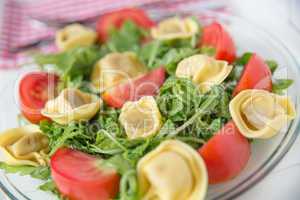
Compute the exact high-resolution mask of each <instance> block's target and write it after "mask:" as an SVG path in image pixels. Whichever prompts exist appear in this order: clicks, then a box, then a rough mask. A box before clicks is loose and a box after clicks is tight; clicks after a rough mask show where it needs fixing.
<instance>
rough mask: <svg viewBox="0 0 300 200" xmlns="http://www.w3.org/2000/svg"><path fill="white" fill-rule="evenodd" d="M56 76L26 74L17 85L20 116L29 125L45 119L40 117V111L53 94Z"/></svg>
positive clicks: (39, 73) (36, 73)
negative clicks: (23, 117)
mask: <svg viewBox="0 0 300 200" xmlns="http://www.w3.org/2000/svg"><path fill="white" fill-rule="evenodd" d="M58 79H59V78H58V76H57V75H55V74H49V73H46V72H32V73H29V74H26V75H25V76H24V77H23V78H22V79H21V81H20V84H19V100H20V107H21V112H22V114H23V115H24V116H25V117H26V119H28V120H29V121H30V122H31V123H39V122H40V121H41V120H43V119H47V118H46V117H44V116H43V115H41V109H42V108H44V105H45V103H46V102H47V101H48V99H49V98H50V97H53V96H54V94H55V87H56V84H57V82H58Z"/></svg>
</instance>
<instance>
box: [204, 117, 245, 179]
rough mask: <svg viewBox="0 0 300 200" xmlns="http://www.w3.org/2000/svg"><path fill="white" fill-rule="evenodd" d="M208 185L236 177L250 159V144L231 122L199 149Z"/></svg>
mask: <svg viewBox="0 0 300 200" xmlns="http://www.w3.org/2000/svg"><path fill="white" fill-rule="evenodd" d="M199 153H200V155H201V156H202V158H203V159H204V161H205V164H206V167H207V171H208V177H209V183H210V184H216V183H221V182H224V181H228V180H230V179H232V178H234V177H235V176H237V175H238V174H239V173H240V172H241V171H242V170H243V168H244V167H245V166H246V164H247V162H248V160H249V158H250V144H249V142H248V140H247V139H246V138H245V137H244V136H242V135H241V133H240V132H239V130H238V129H237V127H236V126H235V125H234V123H233V121H230V122H228V123H227V124H225V126H224V127H223V128H222V129H221V130H220V131H219V132H217V133H216V134H215V135H214V136H213V137H212V138H211V139H210V140H209V141H208V142H207V143H206V144H204V145H203V146H202V147H201V148H200V149H199Z"/></svg>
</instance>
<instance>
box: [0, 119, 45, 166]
mask: <svg viewBox="0 0 300 200" xmlns="http://www.w3.org/2000/svg"><path fill="white" fill-rule="evenodd" d="M48 143H49V141H48V138H47V136H45V135H43V133H42V132H41V131H40V129H39V127H38V126H36V125H26V126H23V127H20V128H12V129H8V130H6V131H4V132H2V133H0V153H1V154H0V161H2V162H5V163H6V164H9V165H31V166H39V165H44V166H45V165H47V153H48V151H49V149H48Z"/></svg>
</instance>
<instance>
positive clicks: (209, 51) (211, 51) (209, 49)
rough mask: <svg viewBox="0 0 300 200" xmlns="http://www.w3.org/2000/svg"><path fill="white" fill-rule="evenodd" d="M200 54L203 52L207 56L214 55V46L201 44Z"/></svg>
mask: <svg viewBox="0 0 300 200" xmlns="http://www.w3.org/2000/svg"><path fill="white" fill-rule="evenodd" d="M200 52H201V54H205V55H208V56H214V55H215V54H216V48H214V47H207V46H203V47H201V49H200Z"/></svg>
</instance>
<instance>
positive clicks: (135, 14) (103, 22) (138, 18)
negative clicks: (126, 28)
mask: <svg viewBox="0 0 300 200" xmlns="http://www.w3.org/2000/svg"><path fill="white" fill-rule="evenodd" d="M126 20H131V21H133V22H134V23H136V24H137V25H138V26H140V27H143V28H145V29H148V28H150V27H152V26H154V24H155V23H154V22H153V21H152V20H151V19H150V18H149V17H148V16H147V14H146V13H145V12H144V11H143V10H141V9H139V8H123V9H121V10H116V11H113V12H110V13H107V14H105V15H103V16H101V17H100V18H99V20H98V21H97V25H96V30H97V33H98V38H99V40H100V42H105V41H106V40H107V39H108V33H109V31H110V29H111V28H112V27H116V28H120V27H121V26H122V24H123V23H124V22H125V21H126Z"/></svg>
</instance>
